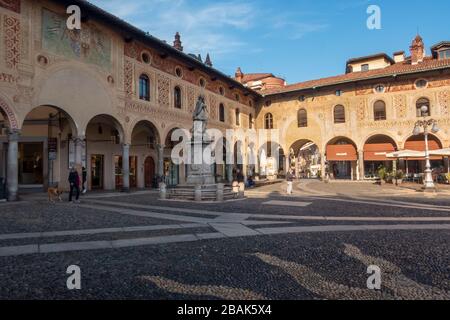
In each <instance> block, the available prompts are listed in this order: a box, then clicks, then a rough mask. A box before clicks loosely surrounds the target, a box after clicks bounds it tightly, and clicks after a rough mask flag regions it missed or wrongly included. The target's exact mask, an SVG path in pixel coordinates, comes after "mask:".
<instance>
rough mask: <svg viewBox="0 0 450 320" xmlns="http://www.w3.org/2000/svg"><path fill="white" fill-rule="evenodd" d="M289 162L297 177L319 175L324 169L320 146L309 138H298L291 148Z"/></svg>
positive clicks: (315, 176) (314, 176)
mask: <svg viewBox="0 0 450 320" xmlns="http://www.w3.org/2000/svg"><path fill="white" fill-rule="evenodd" d="M288 164H289V168H290V169H291V170H293V171H294V174H295V175H296V176H297V177H303V178H311V177H312V178H317V177H319V176H320V175H321V171H322V155H321V153H320V149H319V146H318V145H317V144H316V143H315V142H313V141H311V140H308V139H300V140H297V141H296V142H294V143H293V144H292V145H291V146H290V148H289V157H288ZM319 172H320V173H319Z"/></svg>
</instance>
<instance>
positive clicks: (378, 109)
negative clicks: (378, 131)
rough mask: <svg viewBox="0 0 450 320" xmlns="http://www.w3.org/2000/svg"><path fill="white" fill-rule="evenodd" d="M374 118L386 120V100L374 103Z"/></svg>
mask: <svg viewBox="0 0 450 320" xmlns="http://www.w3.org/2000/svg"><path fill="white" fill-rule="evenodd" d="M373 118H374V120H375V121H382V120H386V104H385V103H384V101H381V100H378V101H377V102H375V104H374V105H373Z"/></svg>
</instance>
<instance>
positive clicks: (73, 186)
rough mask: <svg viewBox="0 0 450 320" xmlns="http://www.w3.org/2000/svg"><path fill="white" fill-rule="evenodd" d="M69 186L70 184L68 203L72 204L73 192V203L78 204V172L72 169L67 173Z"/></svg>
mask: <svg viewBox="0 0 450 320" xmlns="http://www.w3.org/2000/svg"><path fill="white" fill-rule="evenodd" d="M69 184H70V192H69V202H72V196H73V192H74V191H75V192H76V194H75V202H76V203H78V202H79V198H80V176H79V175H78V171H77V170H75V168H74V167H72V168H71V169H70V173H69Z"/></svg>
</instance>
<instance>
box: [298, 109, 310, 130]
mask: <svg viewBox="0 0 450 320" xmlns="http://www.w3.org/2000/svg"><path fill="white" fill-rule="evenodd" d="M297 121H298V127H299V128H306V127H307V126H308V113H307V112H306V110H305V109H300V110H298V113H297Z"/></svg>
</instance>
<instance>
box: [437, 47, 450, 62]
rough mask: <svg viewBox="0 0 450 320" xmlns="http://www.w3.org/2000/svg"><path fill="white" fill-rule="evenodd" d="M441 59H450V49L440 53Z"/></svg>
mask: <svg viewBox="0 0 450 320" xmlns="http://www.w3.org/2000/svg"><path fill="white" fill-rule="evenodd" d="M439 59H440V60H444V59H450V49H446V50H442V51H439Z"/></svg>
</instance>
